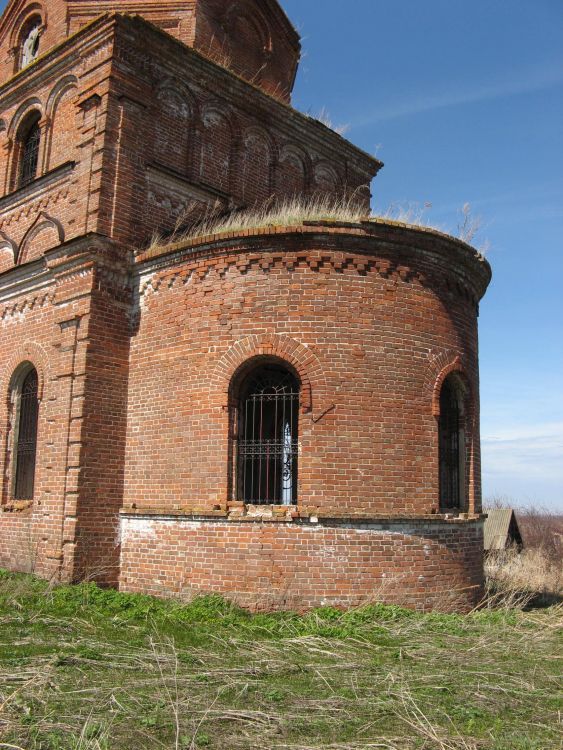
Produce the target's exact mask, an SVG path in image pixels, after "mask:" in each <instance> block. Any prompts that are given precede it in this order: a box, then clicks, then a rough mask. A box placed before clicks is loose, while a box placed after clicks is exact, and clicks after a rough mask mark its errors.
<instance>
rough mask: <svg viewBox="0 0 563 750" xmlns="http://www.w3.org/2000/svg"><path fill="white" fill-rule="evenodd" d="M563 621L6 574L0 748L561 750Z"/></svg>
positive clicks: (1, 582)
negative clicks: (137, 588) (241, 604)
mask: <svg viewBox="0 0 563 750" xmlns="http://www.w3.org/2000/svg"><path fill="white" fill-rule="evenodd" d="M561 615H562V610H561V608H559V607H551V608H549V609H546V610H543V611H533V612H521V611H514V610H509V609H506V608H504V609H500V610H486V611H481V612H475V613H473V614H471V615H466V616H462V615H445V614H438V613H436V614H426V615H423V614H417V613H413V612H410V611H408V610H403V609H401V608H399V607H392V606H387V607H386V606H382V605H374V606H370V607H366V608H363V609H359V610H354V611H350V612H345V613H342V612H338V611H336V610H333V609H322V610H318V611H315V612H313V613H310V614H308V615H305V616H299V615H296V614H292V613H278V614H273V615H255V616H252V615H249V614H248V613H246V612H243V611H241V610H239V609H237V608H236V607H234V606H232V605H230V604H228V603H227V602H225V601H223V600H221V599H220V598H218V597H205V598H202V599H196V600H194V601H193V602H192V603H191V604H187V605H182V604H180V603H178V602H173V601H160V600H158V599H154V598H151V597H143V596H134V595H124V594H120V593H118V592H115V591H111V590H105V591H103V590H100V589H98V588H96V587H95V586H94V585H92V584H83V585H81V586H75V587H66V586H61V587H55V588H52V587H49V586H48V584H46V583H45V582H42V581H39V580H37V579H35V578H33V577H32V576H21V575H13V574H8V573H0V748H7V749H11V750H159V749H161V748H164V749H166V750H199V749H200V748H217V749H218V750H257V749H259V750H360V748H361V749H363V750H368V749H369V748H374V749H375V748H378V749H379V750H555V749H556V748H560V747H561V743H562V740H563V734H562V725H561V713H560V712H561V701H560V693H559V692H558V691H559V690H560V687H561V683H560V675H561V664H560V658H561V623H562V618H561Z"/></svg>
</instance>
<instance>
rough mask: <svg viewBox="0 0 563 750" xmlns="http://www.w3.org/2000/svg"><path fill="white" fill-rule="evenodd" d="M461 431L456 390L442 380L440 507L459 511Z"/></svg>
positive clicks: (461, 459)
mask: <svg viewBox="0 0 563 750" xmlns="http://www.w3.org/2000/svg"><path fill="white" fill-rule="evenodd" d="M462 438H463V432H462V413H461V408H460V396H459V392H458V388H457V387H456V384H455V382H453V379H452V378H451V377H448V378H446V380H445V381H444V383H443V385H442V390H441V393H440V421H439V443H440V447H439V451H440V456H439V460H440V508H441V509H442V510H446V511H447V510H459V509H461V507H462V505H463V497H462V493H463V485H464V476H463V465H464V461H463V459H464V456H463V450H464V446H463V439H462Z"/></svg>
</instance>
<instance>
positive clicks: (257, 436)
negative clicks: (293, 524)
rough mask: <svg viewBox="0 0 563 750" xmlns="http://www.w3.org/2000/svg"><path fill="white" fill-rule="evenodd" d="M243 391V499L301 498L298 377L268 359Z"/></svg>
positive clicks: (286, 501)
mask: <svg viewBox="0 0 563 750" xmlns="http://www.w3.org/2000/svg"><path fill="white" fill-rule="evenodd" d="M239 393H240V397H239V400H238V422H239V424H238V441H237V442H236V446H235V450H236V488H237V493H236V494H237V499H238V500H242V501H244V502H245V503H253V504H276V505H292V504H294V503H296V501H297V453H298V438H297V430H298V423H299V383H298V381H297V378H296V377H295V376H294V375H293V374H292V373H291V372H290V371H289V370H286V369H285V368H283V367H279V366H276V365H264V366H262V367H260V368H258V369H256V370H254V371H253V372H252V373H251V374H250V375H249V376H248V377H247V378H246V379H245V380H244V382H243V383H242V387H241V389H240V392H239Z"/></svg>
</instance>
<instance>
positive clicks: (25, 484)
mask: <svg viewBox="0 0 563 750" xmlns="http://www.w3.org/2000/svg"><path fill="white" fill-rule="evenodd" d="M37 386H38V381H37V371H36V370H31V371H30V372H29V373H28V374H27V376H26V377H25V380H24V381H23V383H22V388H21V393H20V398H19V410H18V411H19V416H18V432H17V445H16V479H15V485H14V499H15V500H31V499H32V498H33V486H34V483H35V455H36V451H37V419H38V416H39V400H38V397H37V393H38V391H37Z"/></svg>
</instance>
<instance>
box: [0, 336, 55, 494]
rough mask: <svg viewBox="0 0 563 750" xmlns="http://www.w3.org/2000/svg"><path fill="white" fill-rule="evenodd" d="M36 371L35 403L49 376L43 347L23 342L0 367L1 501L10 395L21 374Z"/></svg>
mask: <svg viewBox="0 0 563 750" xmlns="http://www.w3.org/2000/svg"><path fill="white" fill-rule="evenodd" d="M32 368H33V369H34V370H35V372H36V373H37V399H38V401H39V405H40V406H41V403H42V402H43V401H44V400H45V385H46V383H47V381H48V378H49V369H48V357H47V353H46V351H45V350H44V349H43V347H41V346H39V345H38V344H35V343H33V342H25V343H23V344H22V345H21V346H19V347H17V348H16V350H15V351H14V352H13V353H12V354H11V355H10V356H9V357H7V358H6V360H5V361H4V362H3V363H2V368H1V370H0V438H1V445H0V449H1V452H0V476H2V477H3V479H4V481H3V491H2V502H7V501H8V499H9V494H10V492H11V485H12V482H11V477H10V474H11V467H13V464H12V461H11V459H10V456H9V450H10V446H9V442H10V439H11V430H13V428H14V420H15V418H16V414H15V413H14V410H13V407H14V403H13V394H14V390H15V389H17V387H18V385H19V384H20V383H21V380H22V376H23V375H25V374H27V372H29V371H30V370H31V369H32Z"/></svg>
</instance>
